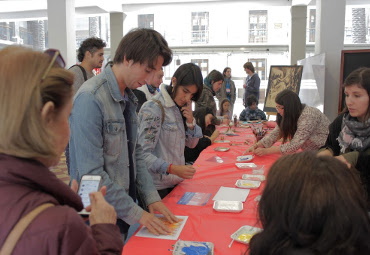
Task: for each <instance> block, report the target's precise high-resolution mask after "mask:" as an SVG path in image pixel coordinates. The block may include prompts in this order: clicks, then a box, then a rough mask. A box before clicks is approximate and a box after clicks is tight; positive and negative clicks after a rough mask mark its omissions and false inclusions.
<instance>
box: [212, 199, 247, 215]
mask: <svg viewBox="0 0 370 255" xmlns="http://www.w3.org/2000/svg"><path fill="white" fill-rule="evenodd" d="M213 209H214V210H215V211H217V212H233V213H238V212H241V211H243V203H242V202H241V201H224V200H216V201H214V202H213Z"/></svg>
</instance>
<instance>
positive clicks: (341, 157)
mask: <svg viewBox="0 0 370 255" xmlns="http://www.w3.org/2000/svg"><path fill="white" fill-rule="evenodd" d="M335 158H336V159H338V160H339V161H341V162H343V163H344V164H346V165H347V167H348V168H351V164H350V163H348V161H347V160H346V158H345V157H343V156H342V155H339V156H336V157H335Z"/></svg>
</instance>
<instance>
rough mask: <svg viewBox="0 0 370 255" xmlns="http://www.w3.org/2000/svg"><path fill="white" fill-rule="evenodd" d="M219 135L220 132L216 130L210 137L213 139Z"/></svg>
mask: <svg viewBox="0 0 370 255" xmlns="http://www.w3.org/2000/svg"><path fill="white" fill-rule="evenodd" d="M219 135H220V131H219V130H217V129H216V130H215V131H214V132H213V134H212V136H214V137H215V138H217V137H218V136H219Z"/></svg>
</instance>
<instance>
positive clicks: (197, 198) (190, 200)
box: [177, 192, 212, 206]
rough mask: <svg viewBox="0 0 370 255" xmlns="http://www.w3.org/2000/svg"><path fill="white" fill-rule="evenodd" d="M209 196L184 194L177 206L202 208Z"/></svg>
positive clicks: (206, 194) (193, 193)
mask: <svg viewBox="0 0 370 255" xmlns="http://www.w3.org/2000/svg"><path fill="white" fill-rule="evenodd" d="M211 195H212V194H211V193H200V192H185V194H184V195H183V196H182V197H181V198H180V200H179V201H178V202H177V204H179V205H195V206H203V205H206V204H207V202H208V200H209V198H210V197H211Z"/></svg>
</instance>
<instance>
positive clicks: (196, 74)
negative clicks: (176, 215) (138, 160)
mask: <svg viewBox="0 0 370 255" xmlns="http://www.w3.org/2000/svg"><path fill="white" fill-rule="evenodd" d="M202 88H203V77H202V73H201V71H200V68H199V67H198V66H197V65H195V64H192V63H187V64H183V65H181V66H180V67H179V68H178V69H177V70H176V72H175V73H174V75H173V77H172V79H171V84H170V86H166V85H164V84H163V85H162V86H161V90H160V92H159V94H158V95H156V96H154V97H153V99H152V100H150V101H147V102H146V103H144V105H143V106H142V108H141V110H140V112H139V116H138V119H139V132H138V135H139V138H138V143H139V144H140V145H141V146H142V147H143V151H144V154H145V158H146V165H147V167H148V171H149V172H150V174H151V175H152V177H153V181H154V184H155V186H156V188H157V190H158V193H159V195H160V196H161V198H163V197H165V196H166V195H167V194H168V193H169V192H171V190H172V189H173V188H174V186H175V185H176V184H178V183H180V182H181V181H183V179H191V178H193V175H194V174H195V168H194V167H193V166H191V165H185V156H184V148H185V145H186V146H188V147H190V148H194V147H195V146H196V145H197V143H198V140H199V138H200V137H202V130H201V128H200V127H199V126H198V125H196V123H195V119H194V117H193V112H192V109H191V103H192V101H197V100H198V98H199V96H200V94H201V93H202Z"/></svg>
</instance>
